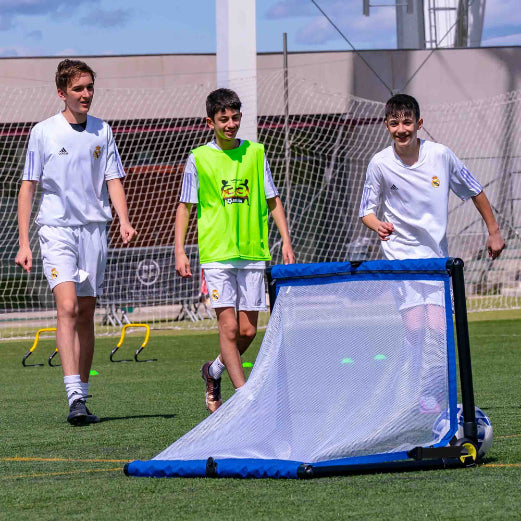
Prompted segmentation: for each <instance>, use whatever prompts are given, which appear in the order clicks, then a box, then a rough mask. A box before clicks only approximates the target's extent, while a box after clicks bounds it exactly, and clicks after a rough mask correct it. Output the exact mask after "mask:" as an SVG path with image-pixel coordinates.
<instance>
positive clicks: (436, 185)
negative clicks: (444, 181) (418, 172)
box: [431, 175, 440, 188]
mask: <svg viewBox="0 0 521 521" xmlns="http://www.w3.org/2000/svg"><path fill="white" fill-rule="evenodd" d="M431 184H432V186H433V187H434V188H439V186H440V180H439V178H438V176H435V175H433V176H432V181H431Z"/></svg>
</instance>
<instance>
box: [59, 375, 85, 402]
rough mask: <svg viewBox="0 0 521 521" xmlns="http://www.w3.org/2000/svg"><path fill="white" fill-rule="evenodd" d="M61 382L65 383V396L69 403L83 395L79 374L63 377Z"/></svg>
mask: <svg viewBox="0 0 521 521" xmlns="http://www.w3.org/2000/svg"><path fill="white" fill-rule="evenodd" d="M63 383H64V384H65V391H66V392H67V398H68V400H69V405H72V402H74V401H75V400H77V399H78V398H82V397H83V391H82V389H81V380H80V375H79V374H71V375H70V376H64V377H63Z"/></svg>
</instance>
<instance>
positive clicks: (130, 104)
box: [0, 47, 521, 123]
mask: <svg viewBox="0 0 521 521" xmlns="http://www.w3.org/2000/svg"><path fill="white" fill-rule="evenodd" d="M60 59H61V58H58V57H51V58H1V59H0V95H2V96H3V98H4V103H3V104H0V121H1V122H4V123H5V122H9V121H38V120H40V119H42V118H43V117H46V115H48V114H49V113H51V114H52V113H53V112H54V111H55V110H59V107H60V103H59V101H58V100H57V98H55V97H54V83H53V77H54V72H55V70H56V65H57V64H58V62H59V61H60ZM83 59H85V61H87V62H88V63H89V64H90V65H91V66H92V67H93V69H94V70H95V71H96V72H97V74H98V78H97V80H96V86H97V89H98V93H99V94H98V95H97V97H96V100H95V105H94V107H93V111H94V113H95V114H99V115H100V116H101V117H104V118H106V119H115V118H119V119H126V118H129V119H131V118H146V117H151V118H157V117H187V116H203V115H204V105H203V101H204V95H205V93H207V92H208V90H209V89H212V88H214V87H215V86H216V79H215V78H216V59H215V55H210V54H204V55H153V56H96V57H86V58H83ZM364 60H365V62H367V64H369V65H370V66H371V67H372V68H373V69H374V71H375V72H376V74H377V75H378V76H379V77H380V79H379V78H378V77H377V75H376V74H375V72H373V71H371V70H370V68H369V67H368V65H367V64H366V63H364ZM282 61H283V60H282V55H281V54H280V53H279V54H260V55H259V56H258V62H257V67H258V68H257V81H258V85H259V88H258V90H259V102H258V105H259V114H271V113H278V114H280V113H282V111H283V96H282V85H283V83H282ZM288 63H289V78H290V111H291V112H293V113H300V112H306V113H310V112H315V111H316V112H322V113H323V112H326V110H325V107H323V106H321V104H320V101H315V102H313V103H315V104H316V106H313V105H311V106H310V105H309V102H308V101H307V100H306V101H301V102H299V101H298V100H295V99H292V98H291V94H292V93H291V88H292V86H294V85H299V86H300V88H301V89H302V88H306V89H307V90H309V91H313V90H314V91H316V92H324V93H327V94H341V95H342V97H343V98H344V99H345V96H346V95H348V94H352V95H354V96H358V97H361V98H365V99H370V100H375V101H385V100H386V99H387V98H388V97H389V96H390V95H391V92H395V91H403V92H407V93H409V94H412V95H413V96H416V97H417V98H418V99H419V101H420V103H421V104H422V105H425V104H429V105H437V104H443V103H454V102H461V101H468V100H477V99H484V98H490V97H493V96H497V95H500V94H502V93H505V92H509V91H513V90H521V47H501V48H479V49H440V50H436V51H434V52H432V51H430V50H387V51H364V52H361V53H359V54H357V53H355V52H320V53H290V55H289V58H288ZM248 74H250V75H251V72H248V71H246V72H245V76H247V75H248ZM114 89H117V91H114ZM13 92H16V93H18V94H17V95H16V96H15V95H14V94H13ZM165 92H166V93H167V95H166V96H165ZM263 93H264V94H263ZM159 96H162V98H161V97H159ZM315 98H316V96H315ZM339 99H340V98H339ZM44 100H45V101H48V103H50V105H51V106H50V107H48V106H47V105H44V103H43V101H44ZM339 103H345V101H342V102H341V101H339ZM245 108H246V109H247V106H246V107H245ZM326 108H327V107H326ZM337 108H338V109H340V110H342V109H343V107H342V106H341V105H340V106H339V107H331V108H330V109H329V108H328V110H336V109H337Z"/></svg>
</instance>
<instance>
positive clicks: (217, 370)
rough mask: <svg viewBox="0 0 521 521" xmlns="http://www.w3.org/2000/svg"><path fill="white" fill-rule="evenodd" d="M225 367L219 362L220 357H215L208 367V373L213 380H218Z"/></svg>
mask: <svg viewBox="0 0 521 521" xmlns="http://www.w3.org/2000/svg"><path fill="white" fill-rule="evenodd" d="M225 369H226V366H225V365H224V364H223V363H222V362H221V359H220V358H219V357H217V358H216V359H215V360H214V361H213V362H212V364H211V365H210V367H209V368H208V374H209V375H210V376H211V377H212V378H213V379H214V380H219V378H221V375H222V374H223V373H224V371H225Z"/></svg>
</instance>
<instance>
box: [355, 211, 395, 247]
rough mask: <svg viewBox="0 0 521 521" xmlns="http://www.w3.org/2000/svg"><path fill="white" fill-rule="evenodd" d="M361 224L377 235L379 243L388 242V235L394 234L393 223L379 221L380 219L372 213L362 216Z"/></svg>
mask: <svg viewBox="0 0 521 521" xmlns="http://www.w3.org/2000/svg"><path fill="white" fill-rule="evenodd" d="M362 222H363V223H364V224H365V225H366V226H367V227H368V228H370V229H371V230H373V231H374V232H376V233H377V234H378V237H380V240H381V241H388V240H389V235H391V234H392V233H393V232H394V225H393V223H389V222H385V221H380V219H378V217H376V215H375V214H374V213H370V214H367V215H364V216H363V217H362Z"/></svg>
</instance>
